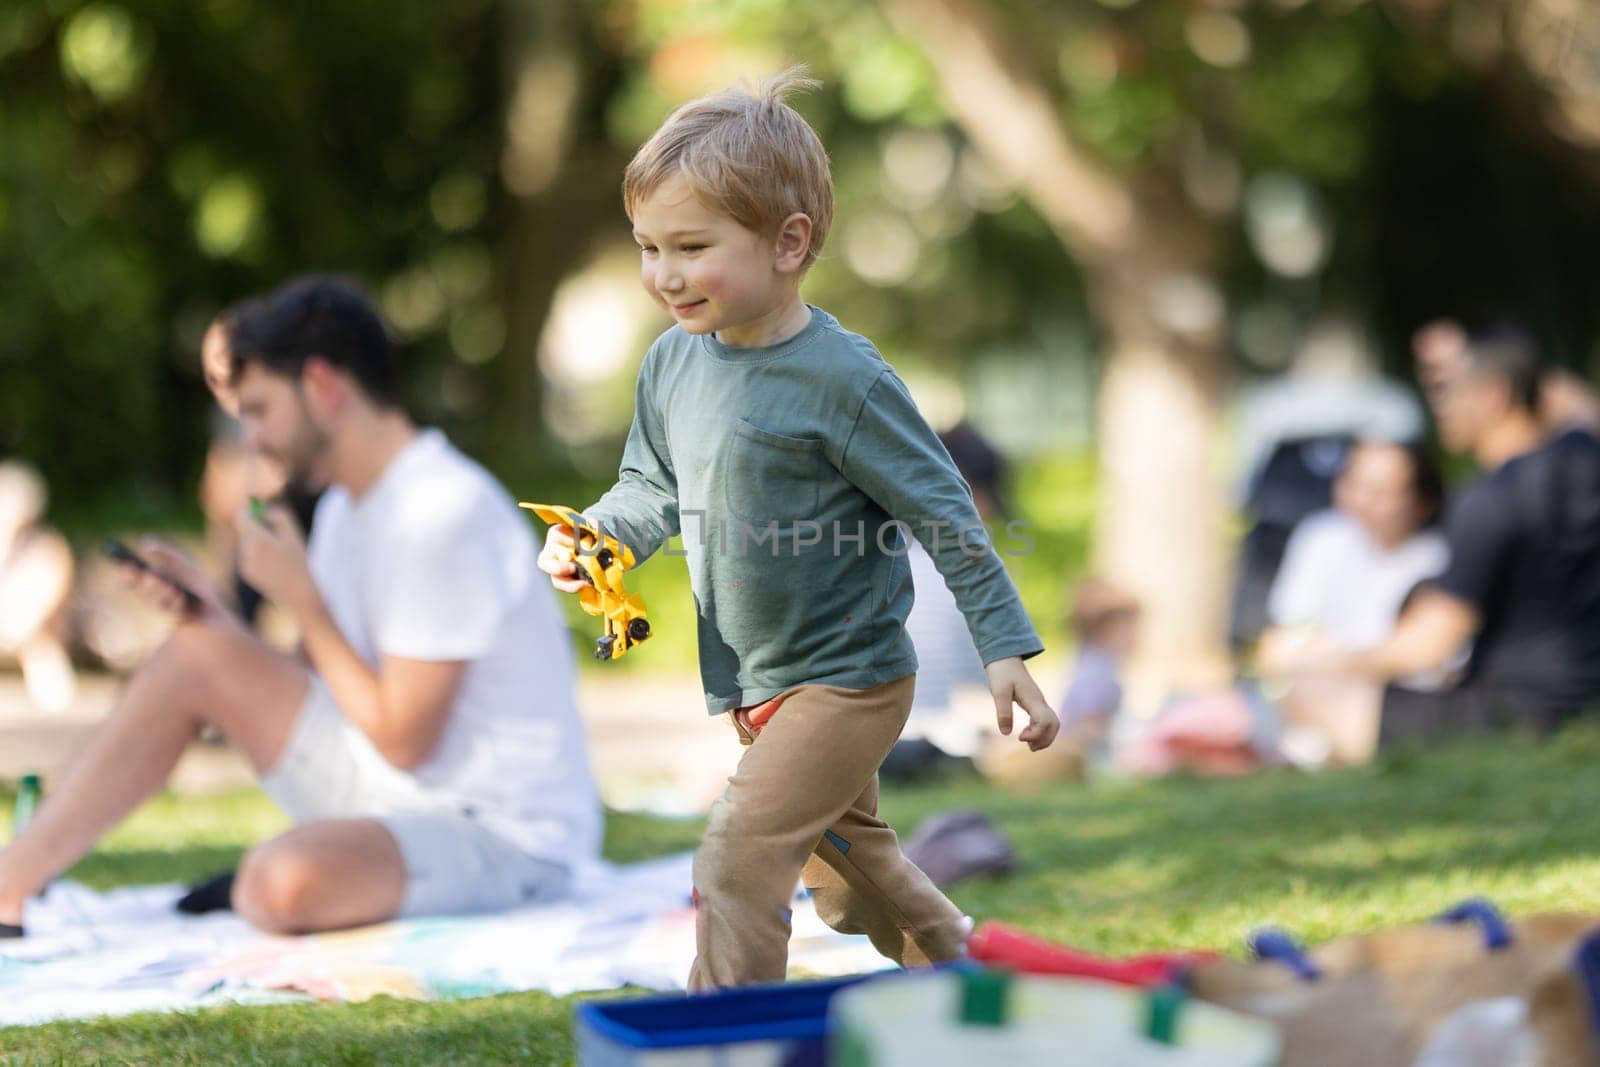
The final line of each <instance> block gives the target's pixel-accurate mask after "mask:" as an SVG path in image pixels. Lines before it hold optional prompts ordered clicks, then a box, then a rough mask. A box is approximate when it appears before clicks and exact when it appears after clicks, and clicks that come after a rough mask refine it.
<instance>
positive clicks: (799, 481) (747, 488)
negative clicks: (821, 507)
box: [723, 419, 823, 527]
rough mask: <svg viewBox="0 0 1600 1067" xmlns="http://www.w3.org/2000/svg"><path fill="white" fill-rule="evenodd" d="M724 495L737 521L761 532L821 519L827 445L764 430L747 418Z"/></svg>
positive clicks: (736, 438) (733, 445)
mask: <svg viewBox="0 0 1600 1067" xmlns="http://www.w3.org/2000/svg"><path fill="white" fill-rule="evenodd" d="M727 459H728V461H727V465H726V469H727V472H728V477H727V483H726V485H725V488H724V490H723V491H724V493H725V494H726V496H727V502H728V510H729V511H730V512H731V513H732V514H733V516H734V517H735V518H737V519H740V520H742V521H744V522H748V523H751V524H754V525H756V526H758V527H760V526H765V525H767V524H768V523H771V522H777V523H780V524H783V523H792V522H797V521H800V520H802V519H812V518H815V517H816V511H817V500H818V498H819V494H820V492H821V489H820V482H821V479H822V462H823V460H822V442H821V441H820V440H817V439H816V438H806V437H787V436H785V435H783V434H781V433H773V432H772V431H770V430H763V429H762V428H761V427H759V426H755V425H753V424H751V423H749V422H747V421H745V420H744V419H740V420H739V422H738V424H737V425H736V426H735V427H734V430H733V437H732V438H730V439H729V441H728V457H727Z"/></svg>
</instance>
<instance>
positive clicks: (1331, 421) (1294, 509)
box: [1229, 324, 1425, 649]
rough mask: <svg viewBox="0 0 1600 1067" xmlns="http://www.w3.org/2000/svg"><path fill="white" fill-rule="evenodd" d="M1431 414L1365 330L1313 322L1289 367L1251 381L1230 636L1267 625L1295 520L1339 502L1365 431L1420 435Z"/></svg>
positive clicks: (1243, 411) (1386, 437) (1407, 437)
mask: <svg viewBox="0 0 1600 1067" xmlns="http://www.w3.org/2000/svg"><path fill="white" fill-rule="evenodd" d="M1424 428H1425V423H1424V421H1423V413H1422V407H1421V405H1419V404H1418V403H1417V400H1416V397H1415V395H1414V394H1413V393H1412V392H1411V390H1410V389H1408V388H1406V387H1405V386H1404V385H1402V384H1401V383H1399V382H1396V381H1392V380H1390V379H1388V378H1385V377H1383V376H1381V375H1380V374H1379V373H1378V371H1377V368H1376V367H1375V366H1374V365H1373V362H1372V359H1371V356H1370V353H1369V352H1368V351H1367V348H1366V346H1365V344H1364V342H1363V341H1362V340H1361V338H1360V337H1358V336H1356V335H1354V334H1353V333H1351V332H1350V331H1349V330H1347V329H1344V328H1341V327H1339V326H1336V325H1331V324H1330V325H1324V326H1321V327H1319V328H1317V329H1314V330H1313V331H1311V333H1310V334H1309V335H1308V336H1307V337H1306V339H1305V340H1304V341H1303V342H1302V344H1301V345H1300V347H1299V348H1298V349H1297V350H1296V352H1295V357H1294V362H1293V363H1292V364H1291V366H1290V368H1289V370H1288V372H1287V373H1285V374H1282V375H1279V376H1278V377H1276V378H1273V379H1271V380H1269V381H1267V382H1265V383H1262V384H1260V385H1257V386H1254V387H1253V388H1251V389H1249V390H1247V391H1246V393H1245V395H1244V396H1243V398H1242V399H1241V401H1240V404H1239V416H1238V431H1237V437H1238V443H1239V451H1240V469H1241V470H1242V472H1243V479H1242V484H1243V486H1244V494H1243V495H1244V511H1245V513H1246V515H1247V516H1248V518H1249V520H1250V529H1249V532H1248V533H1247V534H1246V535H1245V539H1244V544H1243V545H1242V546H1241V548H1240V552H1239V571H1238V576H1237V578H1236V583H1235V587H1234V595H1233V606H1232V614H1231V621H1230V623H1229V639H1230V641H1231V643H1232V644H1233V645H1234V647H1235V648H1240V649H1242V648H1246V647H1248V646H1250V645H1251V644H1252V643H1254V642H1255V640H1256V639H1257V638H1258V637H1259V636H1260V635H1261V631H1262V630H1263V629H1264V628H1265V627H1266V625H1267V598H1268V596H1269V594H1270V592H1271V589H1272V583H1273V580H1274V579H1275V578H1276V576H1277V573H1278V568H1279V566H1280V565H1281V563H1282V561H1283V554H1284V551H1285V549H1286V547H1287V545H1288V543H1289V537H1290V534H1291V533H1292V532H1293V530H1294V528H1295V526H1296V525H1297V524H1298V523H1299V522H1300V521H1301V520H1302V519H1304V518H1305V517H1306V516H1308V515H1310V514H1312V513H1313V512H1316V511H1320V510H1323V509H1325V508H1327V507H1329V506H1330V504H1331V503H1332V496H1331V494H1332V488H1333V480H1334V478H1335V476H1336V475H1337V474H1338V472H1339V471H1340V469H1341V468H1342V467H1343V465H1344V461H1345V457H1346V455H1347V453H1348V452H1349V449H1350V446H1351V445H1352V444H1353V443H1354V442H1355V441H1357V440H1363V439H1372V440H1383V441H1412V440H1419V439H1420V438H1421V437H1422V435H1423V430H1424Z"/></svg>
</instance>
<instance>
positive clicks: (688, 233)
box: [633, 176, 811, 348]
mask: <svg viewBox="0 0 1600 1067" xmlns="http://www.w3.org/2000/svg"><path fill="white" fill-rule="evenodd" d="M801 217H802V218H803V217H804V216H801ZM807 233H808V234H809V230H808V231H807ZM633 236H634V239H635V240H636V241H638V243H639V252H640V273H639V279H640V281H641V282H642V283H643V284H644V288H645V291H646V292H648V293H649V294H650V295H651V296H652V297H654V298H655V301H656V303H658V304H660V305H661V307H662V308H663V309H665V310H666V311H667V312H668V313H669V314H671V315H672V317H673V319H675V320H676V321H677V323H678V325H680V326H682V327H683V328H684V330H686V331H687V332H689V333H693V334H705V333H715V334H716V336H717V339H718V340H719V341H721V342H722V343H723V344H726V345H729V346H732V347H736V348H751V347H756V346H759V345H770V344H776V343H777V342H779V341H783V340H787V339H788V338H790V337H792V336H794V335H795V334H797V333H799V332H800V331H801V330H802V329H804V328H805V325H806V323H807V322H808V321H810V318H811V310H810V309H809V308H807V307H806V305H805V304H804V302H802V301H801V299H800V275H801V264H803V262H804V258H805V249H804V247H802V248H801V249H800V252H799V255H798V257H797V256H796V254H795V253H794V251H793V248H792V238H791V239H790V247H785V238H784V232H783V231H780V232H779V233H776V234H771V235H766V234H761V233H757V232H756V231H754V230H750V229H747V228H746V227H745V226H743V225H741V224H740V223H739V222H738V220H736V219H734V218H732V217H731V216H729V215H725V214H723V213H722V212H720V211H716V210H714V209H712V208H710V207H707V206H706V205H705V204H704V203H702V202H701V201H700V199H699V198H698V197H696V196H695V195H694V192H693V191H692V190H691V189H690V188H689V185H688V183H687V182H685V181H684V180H683V178H681V177H678V176H674V177H672V178H669V179H668V180H666V181H664V182H662V183H661V185H660V186H659V187H658V188H656V189H655V190H654V191H653V192H651V193H650V194H649V195H648V196H646V197H644V198H643V199H642V200H641V201H640V202H639V204H638V205H637V206H636V208H635V210H634V217H633Z"/></svg>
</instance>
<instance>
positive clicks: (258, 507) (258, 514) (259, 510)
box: [250, 496, 267, 526]
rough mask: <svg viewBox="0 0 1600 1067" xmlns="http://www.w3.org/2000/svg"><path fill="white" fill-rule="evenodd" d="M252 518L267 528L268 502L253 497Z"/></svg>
mask: <svg viewBox="0 0 1600 1067" xmlns="http://www.w3.org/2000/svg"><path fill="white" fill-rule="evenodd" d="M250 517H251V518H252V519H254V520H256V521H257V522H259V523H260V524H261V525H263V526H265V525H266V524H267V502H266V501H265V500H262V499H261V498H260V497H258V496H253V497H251V498H250Z"/></svg>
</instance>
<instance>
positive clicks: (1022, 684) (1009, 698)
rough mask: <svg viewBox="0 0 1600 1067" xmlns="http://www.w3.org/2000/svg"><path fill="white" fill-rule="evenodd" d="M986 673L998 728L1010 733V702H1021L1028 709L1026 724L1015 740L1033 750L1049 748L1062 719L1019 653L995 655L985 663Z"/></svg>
mask: <svg viewBox="0 0 1600 1067" xmlns="http://www.w3.org/2000/svg"><path fill="white" fill-rule="evenodd" d="M983 670H984V673H985V674H987V675H988V676H989V692H990V694H991V695H993V697H994V718H995V723H996V724H997V725H998V726H999V727H1000V732H1001V733H1002V734H1005V735H1006V736H1007V737H1009V736H1011V706H1012V705H1013V704H1020V705H1022V710H1023V711H1025V712H1027V713H1028V725H1027V726H1024V727H1023V728H1022V733H1020V734H1018V735H1017V740H1018V741H1022V742H1025V743H1026V744H1027V746H1028V747H1029V748H1030V749H1032V750H1033V751H1035V752H1037V751H1039V750H1040V749H1041V748H1049V747H1050V742H1052V741H1054V740H1055V739H1056V734H1057V732H1059V731H1060V729H1061V720H1060V718H1058V717H1057V716H1056V713H1055V711H1054V710H1053V709H1052V708H1051V707H1050V704H1049V702H1048V701H1046V700H1045V698H1044V693H1043V692H1042V691H1041V690H1040V689H1039V684H1038V683H1037V682H1035V681H1034V680H1033V675H1031V674H1029V673H1028V668H1027V667H1026V666H1024V665H1023V663H1022V657H1020V656H1011V657H1008V658H1006V659H997V660H995V661H994V662H993V663H991V664H989V665H988V666H986V667H984V669H983Z"/></svg>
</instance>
